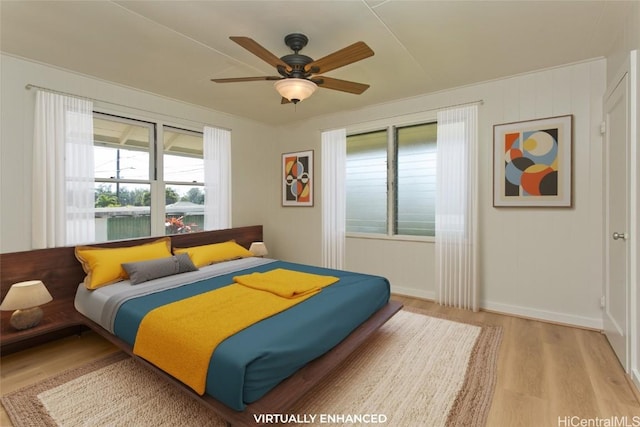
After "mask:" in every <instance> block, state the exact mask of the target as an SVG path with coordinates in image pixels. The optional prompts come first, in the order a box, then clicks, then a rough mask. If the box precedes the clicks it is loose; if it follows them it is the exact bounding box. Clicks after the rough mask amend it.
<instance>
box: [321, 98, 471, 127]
mask: <svg viewBox="0 0 640 427" xmlns="http://www.w3.org/2000/svg"><path fill="white" fill-rule="evenodd" d="M474 104H478V105H482V104H484V99H477V100H475V101H468V102H461V103H459V104H451V105H446V106H444V107H433V108H428V109H426V110H420V111H412V112H410V113H403V114H398V115H395V116H387V117H380V118H377V119H373V120H365V121H363V122H357V123H351V124H349V125H344V126H338V127H337V128H336V127H331V128H327V129H320V132H324V131H329V130H333V129H338V128H349V127H353V126H359V125H363V124H366V123H377V122H381V121H384V120H391V119H396V118H398V117H407V116H411V115H414V114H422V113H429V112H431V111H438V110H447V109H449V108H455V107H463V106H466V105H474Z"/></svg>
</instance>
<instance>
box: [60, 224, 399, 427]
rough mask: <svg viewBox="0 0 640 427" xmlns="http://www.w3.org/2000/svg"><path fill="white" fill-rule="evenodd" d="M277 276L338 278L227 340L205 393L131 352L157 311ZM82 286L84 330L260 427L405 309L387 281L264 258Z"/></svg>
mask: <svg viewBox="0 0 640 427" xmlns="http://www.w3.org/2000/svg"><path fill="white" fill-rule="evenodd" d="M256 227H259V228H252V229H251V230H252V234H251V236H250V237H249V236H244V237H242V235H243V234H242V233H245V234H246V232H247V229H246V228H245V229H237V233H234V232H233V231H232V230H225V231H224V232H207V233H202V234H201V233H194V234H201V235H199V236H194V235H191V236H189V237H188V238H186V237H183V238H181V237H182V236H175V238H172V244H173V245H174V247H175V246H179V247H191V246H198V245H201V244H209V243H215V242H223V241H227V240H229V239H233V238H234V237H239V239H236V240H237V241H238V243H239V244H241V245H242V246H244V247H248V246H249V244H250V243H251V241H258V240H262V228H261V227H260V226H256ZM236 234H237V236H236ZM148 241H149V239H145V240H143V241H142V242H148ZM134 244H135V242H128V243H127V244H126V245H125V246H132V245H134ZM98 246H103V247H104V246H107V247H114V246H116V247H117V246H119V245H117V244H109V245H98ZM275 270H283V271H288V272H294V273H298V272H299V273H301V274H309V275H317V276H318V277H329V276H330V277H335V278H337V279H338V281H337V282H336V283H333V284H331V285H329V286H327V287H325V288H323V289H322V290H321V291H319V292H317V293H315V294H314V295H313V296H311V297H308V298H306V299H305V300H304V301H302V302H300V303H296V304H295V305H293V306H291V307H289V308H287V309H286V310H283V311H281V312H278V313H276V314H274V315H272V316H268V317H267V318H265V319H263V320H260V321H259V322H257V323H255V324H254V325H252V326H250V327H247V328H245V329H243V330H241V331H240V332H238V333H236V334H234V335H232V336H230V337H229V338H227V339H225V340H224V341H222V342H221V343H220V344H219V345H218V346H217V347H216V349H215V351H214V353H213V356H212V357H211V358H210V361H209V369H208V372H207V374H206V390H205V391H204V393H203V394H202V395H200V393H198V392H195V391H194V390H193V388H192V387H190V386H189V385H186V384H185V383H184V382H182V381H181V380H179V379H176V378H175V377H174V376H171V375H168V374H166V373H165V372H164V371H163V370H162V369H160V368H158V367H157V366H155V365H154V364H153V363H150V362H149V361H147V360H146V359H145V357H141V356H140V355H137V354H135V352H134V347H135V339H136V333H137V331H138V329H139V328H140V324H141V323H142V319H144V318H145V316H146V315H147V314H148V313H149V312H150V311H152V310H153V309H155V308H157V307H159V306H163V305H165V304H170V302H173V301H175V300H178V301H179V300H181V299H184V298H189V297H191V296H195V295H197V294H200V293H207V292H210V291H214V290H219V289H222V288H224V287H227V286H228V285H229V284H230V283H233V280H234V278H235V277H237V276H240V277H244V276H245V275H251V274H253V273H269V272H273V271H275ZM78 283H79V282H78V281H76V282H75V285H73V287H74V288H75V290H74V291H75V296H74V305H75V308H76V309H77V311H78V312H79V313H80V318H81V319H82V323H83V324H85V325H87V326H89V327H90V328H92V329H93V330H95V331H96V332H98V333H99V334H100V335H102V336H104V337H105V338H107V339H108V340H110V341H111V342H113V343H114V344H116V345H117V346H119V347H120V348H122V349H123V350H124V351H126V352H128V353H129V354H131V355H132V356H133V357H134V358H135V359H136V360H138V361H139V362H140V363H142V364H143V365H145V366H147V367H148V368H149V369H152V370H154V371H156V372H160V373H161V375H163V376H164V377H165V378H167V380H168V381H171V382H173V383H175V384H176V385H178V386H179V387H180V388H181V389H183V390H184V391H185V392H186V393H189V394H190V395H192V396H193V397H195V398H197V399H200V400H201V401H202V402H204V403H205V404H206V405H208V406H209V407H210V408H212V409H213V410H214V411H215V412H217V413H219V414H220V415H221V416H222V417H223V418H224V419H226V420H227V422H228V424H229V425H256V422H255V418H254V415H258V414H263V413H283V412H286V411H287V410H288V409H289V408H291V407H292V406H293V404H294V403H295V402H296V401H297V400H298V399H299V398H300V397H301V396H302V395H303V394H304V393H306V392H307V391H308V390H310V389H311V388H312V387H313V386H314V385H315V384H316V383H317V382H318V381H319V380H320V379H321V378H322V377H323V376H325V375H326V374H327V373H328V372H329V371H330V370H331V369H332V368H333V367H335V366H337V365H338V364H339V363H340V362H341V361H342V360H344V359H345V358H346V357H347V356H348V355H349V354H350V353H351V352H353V351H354V350H355V349H357V347H358V345H360V344H361V343H362V342H363V341H365V340H366V339H367V337H368V336H369V335H371V334H372V333H373V332H374V331H375V330H376V329H377V328H379V327H380V326H381V325H382V324H384V322H386V320H388V319H389V318H390V317H391V316H393V315H394V314H395V313H396V312H397V311H398V310H399V309H400V308H401V305H400V304H398V303H396V302H393V301H390V300H389V295H390V294H389V283H388V282H387V281H386V279H384V278H381V277H378V276H371V275H364V274H358V273H353V272H347V271H339V270H331V269H323V268H319V267H314V266H309V265H302V264H295V263H289V262H284V261H279V260H274V259H267V258H258V257H244V258H241V259H234V260H229V261H224V262H219V263H215V264H213V265H209V266H203V267H200V268H199V269H198V270H197V271H190V272H186V273H181V274H178V275H175V276H169V277H161V278H155V279H152V280H150V281H147V282H144V283H140V284H136V285H135V286H133V285H131V284H130V283H129V281H128V280H123V281H119V282H117V283H114V284H110V285H109V286H104V287H100V288H97V289H93V290H87V288H86V287H85V286H82V284H81V285H80V286H79V285H78ZM67 287H69V285H67ZM67 292H68V289H67ZM54 298H55V295H54Z"/></svg>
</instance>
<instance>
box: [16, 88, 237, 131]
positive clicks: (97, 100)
mask: <svg viewBox="0 0 640 427" xmlns="http://www.w3.org/2000/svg"><path fill="white" fill-rule="evenodd" d="M24 88H25V89H26V90H31V89H40V90H44V91H47V92H51V93H55V94H58V95H65V96H73V97H75V98H80V99H85V100H87V101H94V102H102V103H105V104H109V105H112V106H116V107H124V108H128V109H131V110H137V111H142V112H145V113H151V114H154V115H160V116H164V117H167V118H173V119H180V120H186V121H188V122H190V123H195V124H197V125H199V126H212V127H216V128H218V129H223V130H227V131H231V129H228V128H224V127H221V126H213V125H209V124H207V123H202V122H197V121H195V120H192V119H187V118H185V117H178V116H170V115H168V114H164V113H158V112H157V111H151V110H145V109H143V108H137V107H132V106H130V105H124V104H118V103H115V102H111V101H105V100H102V99H96V98H89V97H87V96H81V95H76V94H74V93H69V92H63V91H61V90H55V89H49V88H48V87H43V86H38V85H34V84H31V83H28V84H26V85H25V86H24ZM154 96H158V95H154ZM167 99H169V98H167ZM174 101H175V100H174ZM178 102H179V101H178Z"/></svg>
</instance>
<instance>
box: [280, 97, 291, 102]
mask: <svg viewBox="0 0 640 427" xmlns="http://www.w3.org/2000/svg"><path fill="white" fill-rule="evenodd" d="M280 104H291V101H289V100H288V99H287V98H285V97H284V96H283V97H282V99H281V100H280Z"/></svg>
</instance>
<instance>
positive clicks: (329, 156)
mask: <svg viewBox="0 0 640 427" xmlns="http://www.w3.org/2000/svg"><path fill="white" fill-rule="evenodd" d="M346 162H347V131H346V129H337V130H331V131H327V132H322V168H321V170H322V265H323V266H324V267H328V268H335V269H343V268H344V250H345V249H344V246H345V229H346V198H347V195H346V187H345V175H346Z"/></svg>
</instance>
